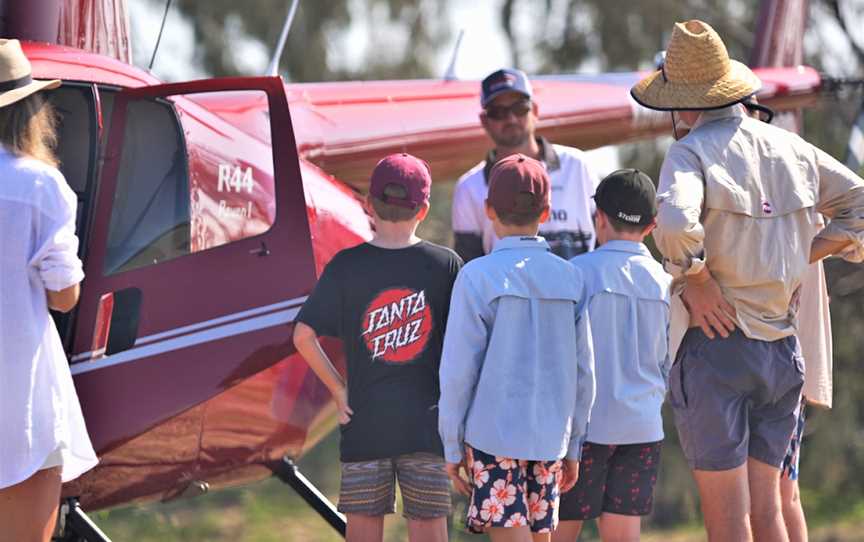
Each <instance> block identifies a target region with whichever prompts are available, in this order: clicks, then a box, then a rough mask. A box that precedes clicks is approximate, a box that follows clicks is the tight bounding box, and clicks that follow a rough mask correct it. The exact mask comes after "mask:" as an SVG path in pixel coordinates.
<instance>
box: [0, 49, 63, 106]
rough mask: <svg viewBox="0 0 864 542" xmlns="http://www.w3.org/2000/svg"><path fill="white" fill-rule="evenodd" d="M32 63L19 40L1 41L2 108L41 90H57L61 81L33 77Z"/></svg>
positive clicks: (0, 97) (0, 86) (0, 94)
mask: <svg viewBox="0 0 864 542" xmlns="http://www.w3.org/2000/svg"><path fill="white" fill-rule="evenodd" d="M31 74H32V70H31V68H30V61H29V60H27V57H26V56H24V51H22V50H21V44H20V43H19V42H18V40H7V39H0V107H6V106H7V105H11V104H13V103H15V102H17V101H19V100H23V99H24V98H26V97H27V96H30V95H31V94H33V93H35V92H39V91H40V90H45V89H51V88H57V87H59V86H60V80H58V79H53V80H50V81H43V80H36V79H33V78H32V77H31Z"/></svg>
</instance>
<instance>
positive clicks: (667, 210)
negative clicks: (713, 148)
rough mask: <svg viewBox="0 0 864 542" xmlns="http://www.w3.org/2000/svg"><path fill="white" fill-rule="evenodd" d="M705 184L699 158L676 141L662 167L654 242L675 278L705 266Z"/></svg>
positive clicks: (695, 271) (697, 270) (667, 268)
mask: <svg viewBox="0 0 864 542" xmlns="http://www.w3.org/2000/svg"><path fill="white" fill-rule="evenodd" d="M704 198H705V185H704V180H703V177H702V169H701V163H700V161H699V158H698V157H697V156H696V155H695V154H693V152H692V151H690V150H688V149H686V148H684V147H682V146H680V145H676V144H673V145H672V146H671V147H670V148H669V152H668V153H667V155H666V159H665V160H664V161H663V167H662V168H661V170H660V186H659V188H658V190H657V229H655V230H654V241H655V242H656V243H657V248H658V249H659V250H660V253H661V254H663V259H664V265H665V267H666V271H668V272H669V273H670V274H671V275H672V276H673V277H679V276H681V275H685V274H691V273H698V272H699V271H701V270H702V268H703V267H704V266H705V249H704V246H703V244H702V243H703V240H704V239H705V230H704V229H703V228H702V224H701V222H700V221H699V217H700V215H701V213H702V203H703V201H704Z"/></svg>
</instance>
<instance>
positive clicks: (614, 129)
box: [0, 0, 820, 542]
mask: <svg viewBox="0 0 864 542" xmlns="http://www.w3.org/2000/svg"><path fill="white" fill-rule="evenodd" d="M790 5H793V6H801V5H805V6H806V1H803V0H801V1H782V0H775V1H769V2H766V3H765V5H764V6H763V18H765V20H763V22H762V24H763V25H765V26H763V28H774V29H775V30H774V31H773V32H771V33H768V34H766V36H765V37H764V38H763V40H762V41H763V42H764V43H762V45H761V50H763V51H766V55H767V56H763V58H762V59H761V60H760V64H761V65H769V64H771V63H774V64H777V65H795V64H797V63H799V62H800V57H799V58H798V59H797V60H795V61H794V62H792V61H790V60H789V59H788V58H785V59H784V58H781V57H782V51H784V50H786V49H788V47H785V49H784V47H783V46H780V45H778V43H779V42H778V41H777V40H781V39H784V36H785V37H787V38H788V35H789V31H788V28H789V26H790V21H791V22H792V23H794V22H795V21H799V22H801V24H800V25H798V27H796V30H794V31H795V32H799V33H800V32H803V16H804V11H803V8H802V9H801V10H799V11H798V12H796V11H795V10H794V9H791V8H790ZM765 6H769V7H767V8H766V7H765ZM772 6H773V7H772ZM778 6H779V9H778ZM772 10H773V11H772ZM792 26H795V25H794V24H792ZM0 35H3V36H5V37H17V38H20V39H22V40H26V41H25V43H24V47H25V52H26V54H27V56H28V57H29V59H30V61H31V63H32V65H33V72H34V73H33V75H34V77H37V78H43V79H54V78H57V79H62V80H63V86H61V87H60V88H59V89H57V90H55V91H52V93H51V97H52V101H53V103H54V105H55V107H56V109H57V110H58V111H59V112H60V114H61V121H60V124H59V148H58V154H59V157H60V160H61V163H62V166H61V170H62V172H63V174H64V175H65V176H66V179H67V181H68V182H69V184H70V186H72V188H73V189H74V191H75V192H76V194H77V195H78V199H79V212H78V232H79V236H80V238H81V256H82V259H83V261H84V266H85V272H86V275H87V277H86V279H85V281H84V283H83V285H82V294H81V301H80V304H79V306H78V307H77V309H76V310H75V311H74V312H72V313H71V314H69V315H67V316H63V317H58V319H57V323H58V328H59V329H60V331H61V336H62V337H63V340H64V345H65V348H66V352H67V354H68V356H69V360H70V366H71V370H72V373H73V376H74V381H75V385H76V387H77V390H78V394H79V397H80V400H81V404H82V408H83V411H84V414H85V417H86V420H87V426H88V429H89V432H90V435H91V438H92V441H93V444H94V446H95V448H96V451H97V453H98V455H99V457H100V464H99V466H98V467H96V468H95V469H94V470H92V471H90V472H89V473H87V474H85V475H84V476H82V477H81V478H79V479H78V480H75V481H74V482H72V483H69V484H67V485H66V486H64V490H63V495H64V499H67V501H66V504H65V506H64V508H63V512H64V516H63V524H64V525H65V527H64V532H63V533H62V537H63V538H61V539H63V540H69V541H77V540H89V541H91V542H92V541H96V540H108V538H107V536H105V535H104V534H103V533H101V531H99V529H98V528H97V527H96V526H95V525H94V524H93V523H92V522H91V521H90V520H89V518H87V516H86V514H84V512H83V510H85V509H86V510H98V509H101V508H106V507H111V506H116V505H120V504H127V503H133V502H144V501H150V500H156V499H162V500H165V499H171V498H174V497H177V496H185V495H194V494H196V493H200V492H203V491H206V490H207V489H208V488H209V489H217V488H220V487H224V486H229V485H236V484H240V483H246V482H251V481H255V480H258V479H261V478H264V477H267V476H271V475H273V474H274V473H275V474H277V475H278V476H280V477H281V478H282V479H283V480H285V481H286V482H288V483H290V484H291V485H292V487H294V488H295V489H297V490H298V491H300V492H301V495H303V496H304V498H306V500H307V502H309V503H310V504H312V505H313V506H315V508H316V510H318V511H319V512H320V513H321V514H322V515H324V517H325V519H327V520H328V521H330V523H331V525H333V526H334V527H335V528H337V529H339V530H340V531H342V532H343V533H344V520H343V518H341V517H340V516H339V515H338V513H336V512H335V510H334V509H333V507H332V505H330V503H329V502H328V501H327V500H326V499H325V498H324V497H323V496H322V495H320V493H318V492H317V491H316V490H315V489H314V487H313V486H311V484H309V483H308V481H306V480H305V479H304V478H303V477H302V475H300V474H299V473H298V472H297V471H296V468H295V467H294V466H293V464H292V463H291V461H290V459H296V458H298V457H300V456H302V455H303V454H304V453H306V452H307V451H308V450H309V449H310V448H311V447H312V446H314V445H315V444H316V443H317V442H318V441H319V440H320V439H321V438H322V437H323V436H325V435H326V434H327V433H328V432H329V431H330V430H331V429H332V428H333V427H334V426H335V415H334V412H335V410H334V409H333V407H332V403H331V401H330V396H329V393H328V392H327V390H326V389H325V387H324V386H323V385H322V384H321V383H320V382H319V381H318V379H317V378H316V376H315V375H314V374H313V373H312V372H311V370H309V369H308V367H307V365H306V363H305V362H304V361H303V360H302V359H301V358H300V356H299V355H297V354H296V353H295V351H294V348H293V345H292V343H291V331H292V328H291V326H292V321H293V318H294V316H295V315H296V314H297V312H298V310H299V308H300V306H301V305H302V303H303V301H304V300H305V299H306V296H307V295H308V294H309V292H310V291H311V289H312V287H313V286H314V284H315V281H316V277H317V276H318V274H319V273H320V271H321V270H322V268H323V266H324V265H325V264H326V263H327V262H328V261H329V259H330V258H331V257H332V256H333V255H334V254H335V253H336V252H337V251H339V250H341V249H342V248H345V247H348V246H351V245H355V244H357V243H358V242H361V241H363V240H365V239H368V238H369V237H370V236H371V227H370V222H369V218H368V216H367V215H366V214H365V212H364V210H363V207H362V199H361V197H362V196H361V192H360V190H362V188H363V187H364V185H365V183H366V181H367V178H368V174H369V172H370V171H371V169H372V167H373V166H374V164H375V163H376V162H377V160H378V159H380V158H381V157H382V156H384V155H385V154H388V153H391V152H398V151H403V150H407V151H409V152H412V153H414V154H417V155H419V156H422V157H423V158H424V159H426V160H427V161H429V162H430V163H431V166H432V170H433V172H434V173H435V176H436V178H440V179H452V178H455V177H456V176H457V174H459V173H461V172H462V171H464V170H466V169H468V168H469V167H470V166H472V165H473V164H474V163H475V162H476V161H477V159H478V157H479V156H482V155H483V152H484V151H485V149H486V148H487V147H488V145H489V143H488V141H487V139H486V135H485V134H484V132H483V131H482V128H481V127H480V125H479V123H478V122H477V113H478V107H479V106H478V104H479V101H478V91H479V85H478V83H477V82H475V81H469V82H463V81H448V80H425V81H420V80H415V81H387V82H348V83H320V84H318V83H314V84H287V85H286V84H285V83H284V82H283V81H282V79H281V78H279V77H232V78H221V79H206V80H200V81H191V82H185V83H170V84H163V83H162V82H160V81H159V80H157V79H156V78H155V77H153V76H152V75H151V74H149V73H148V72H146V71H144V70H142V69H139V68H137V67H135V66H133V65H131V63H130V46H129V24H128V13H127V10H126V6H125V0H30V1H28V2H0ZM796 36H797V37H795V39H797V44H798V45H797V46H798V48H799V49H800V35H796ZM787 41H788V40H787ZM781 45H782V44H781ZM757 74H758V75H759V76H760V78H761V79H762V81H763V82H764V88H763V90H762V92H761V93H760V94H759V98H760V102H761V103H763V104H765V105H768V106H770V107H772V108H774V109H777V110H795V109H799V108H802V107H807V106H809V105H811V104H812V103H814V101H815V100H816V99H817V97H818V92H819V89H820V76H819V74H818V73H817V72H816V71H814V70H813V69H811V68H806V67H794V68H781V67H777V68H764V69H759V70H757ZM638 77H639V74H637V73H629V74H607V75H598V76H579V77H572V78H568V77H566V76H562V77H558V78H537V79H535V80H534V88H535V92H536V96H537V100H538V102H539V103H540V104H541V116H540V122H539V128H540V132H541V133H543V134H544V135H546V136H548V137H549V138H550V139H552V140H554V141H556V142H561V143H564V144H569V145H574V146H577V147H581V148H594V147H598V146H601V145H605V144H611V143H621V142H624V141H629V140H634V139H638V138H646V137H654V136H656V135H657V134H661V133H663V134H666V133H668V132H669V119H668V116H663V115H660V116H658V115H656V114H650V113H648V112H645V111H643V110H640V109H639V108H638V107H637V106H635V104H634V103H633V102H632V100H631V99H630V98H629V94H628V90H629V88H630V85H631V84H632V82H634V81H635V80H636V79H637V78H638ZM325 345H326V348H327V349H328V351H329V352H330V354H331V356H333V358H334V359H336V360H342V356H341V354H340V346H339V344H338V342H336V341H333V340H330V341H325ZM286 458H287V459H286Z"/></svg>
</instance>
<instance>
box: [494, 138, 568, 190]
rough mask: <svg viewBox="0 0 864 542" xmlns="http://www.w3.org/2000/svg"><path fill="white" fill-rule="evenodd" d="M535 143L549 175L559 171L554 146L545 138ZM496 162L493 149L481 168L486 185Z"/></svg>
mask: <svg viewBox="0 0 864 542" xmlns="http://www.w3.org/2000/svg"><path fill="white" fill-rule="evenodd" d="M536 141H537V146H538V147H540V160H541V161H542V162H543V163H544V164H546V171H549V172H550V173H551V172H553V171H556V170H558V169H561V159H560V158H559V157H558V153H557V152H555V146H554V145H552V143H550V142H549V140H548V139H546V138H545V137H538V138H536ZM497 161H498V159H497V158H496V152H495V149H492V150H491V151H489V152H488V153H486V164H485V165H484V166H483V178H484V179H485V180H486V184H489V174H490V173H491V172H492V166H494V165H495V162H497Z"/></svg>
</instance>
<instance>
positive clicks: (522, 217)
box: [438, 154, 594, 541]
mask: <svg viewBox="0 0 864 542" xmlns="http://www.w3.org/2000/svg"><path fill="white" fill-rule="evenodd" d="M549 195H550V186H549V177H548V174H547V173H546V168H545V167H544V166H543V164H541V163H540V162H538V161H536V160H534V159H532V158H528V157H526V156H524V155H521V154H514V155H511V156H508V157H506V158H504V159H502V160H500V161H499V162H498V163H496V164H495V166H494V167H493V168H492V171H491V174H490V182H489V193H488V197H487V200H486V213H487V215H488V216H489V218H490V220H491V221H492V224H493V227H494V228H495V233H496V235H497V236H498V237H499V240H498V242H497V243H496V244H495V246H494V248H493V251H492V252H491V253H490V254H488V255H486V256H482V257H480V258H477V259H474V260H472V261H471V262H469V263H468V264H467V265H465V267H463V268H462V270H461V271H460V272H459V275H458V276H457V278H456V283H455V284H454V286H453V295H452V298H451V301H450V314H449V317H448V320H447V332H446V334H445V336H444V349H443V353H442V356H441V368H440V382H441V398H440V401H439V415H438V422H439V423H438V427H439V432H440V434H441V440H442V443H443V444H444V457H445V460H446V461H447V472H448V474H449V475H450V478H451V480H453V483H454V485H455V486H456V489H457V490H459V491H460V492H461V493H463V494H465V495H470V498H471V501H470V504H469V507H468V518H467V525H468V528H469V530H470V531H472V532H488V534H489V535H490V537H491V538H492V540H493V541H496V540H520V541H522V540H524V541H530V540H532V536H533V540H535V541H539V540H546V541H548V540H549V536H550V533H551V532H552V531H553V530H554V529H555V527H556V525H557V523H558V504H559V503H558V499H559V491H566V490H567V489H569V488H570V487H572V486H573V484H574V483H575V481H576V476H577V475H578V471H579V457H580V454H581V451H582V441H583V440H584V437H585V429H586V426H587V423H588V414H589V412H590V410H591V403H592V402H593V400H594V374H593V364H594V361H593V360H594V357H593V353H592V347H591V330H590V325H589V322H588V315H587V314H586V312H585V310H584V308H585V301H584V300H585V291H584V290H585V289H584V287H583V281H582V277H581V274H580V273H579V271H578V270H576V268H575V267H573V266H572V265H570V264H569V263H568V262H567V261H566V260H563V259H561V258H559V257H558V256H556V255H554V254H552V252H551V251H550V249H549V245H548V244H547V243H546V241H545V240H544V239H543V238H542V237H538V236H537V231H538V227H539V224H540V223H541V222H542V221H544V220H546V219H547V218H548V216H549V209H550V203H549V202H550V199H549ZM460 468H464V469H465V472H466V474H468V478H469V480H470V481H467V480H465V479H463V478H462V477H461V476H460V474H459V469H460Z"/></svg>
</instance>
